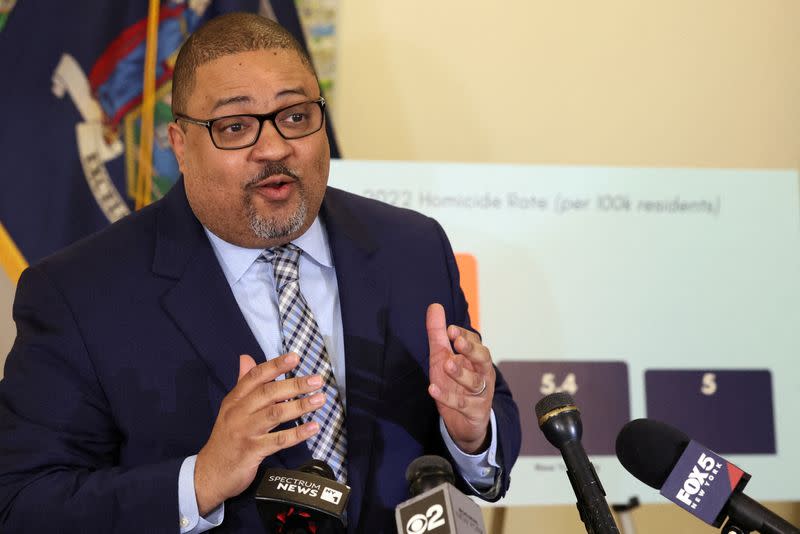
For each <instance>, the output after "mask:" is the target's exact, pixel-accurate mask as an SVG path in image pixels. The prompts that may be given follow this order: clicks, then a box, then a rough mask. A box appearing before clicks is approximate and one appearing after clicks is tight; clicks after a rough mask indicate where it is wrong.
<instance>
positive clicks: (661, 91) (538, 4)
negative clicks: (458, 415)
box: [333, 0, 800, 534]
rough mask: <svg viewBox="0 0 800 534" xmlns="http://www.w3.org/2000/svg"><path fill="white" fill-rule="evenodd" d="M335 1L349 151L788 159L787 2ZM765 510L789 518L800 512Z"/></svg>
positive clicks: (547, 518)
mask: <svg viewBox="0 0 800 534" xmlns="http://www.w3.org/2000/svg"><path fill="white" fill-rule="evenodd" d="M340 6H341V8H340V20H339V63H338V66H339V71H338V80H337V92H336V94H335V108H334V110H333V113H334V118H335V121H336V126H337V128H338V135H339V140H340V142H341V147H342V150H343V153H344V154H345V155H346V156H347V157H349V158H356V159H394V160H428V161H431V160H432V161H468V162H472V161H474V162H495V163H501V162H518V163H533V164H540V163H547V164H551V163H552V164H568V165H583V164H585V165H622V166H659V167H661V166H667V167H674V166H678V167H683V166H688V167H730V168H797V167H798V163H800V29H799V27H798V21H800V2H797V1H796V0H781V1H773V0H768V1H760V2H756V1H744V0H733V1H730V0H703V1H700V2H698V1H696V0H669V1H661V2H639V1H635V0H629V1H622V0H609V1H605V2H588V1H575V0H571V1H562V2H552V1H546V0H518V1H508V2H487V1H485V0H481V1H476V2H472V1H463V0H461V1H456V0H437V1H436V2H430V1H425V0H405V1H403V2H369V1H365V0H340ZM756 476H758V474H757V473H756ZM564 483H565V484H567V483H568V482H567V480H566V478H565V479H564ZM770 506H772V507H774V509H775V510H776V512H777V513H779V514H780V515H782V516H783V517H785V518H786V519H788V520H790V521H792V522H794V523H795V524H800V505H797V504H791V503H780V504H778V503H770ZM486 517H487V526H489V529H490V531H491V532H493V533H495V534H511V533H514V534H516V533H528V532H548V533H549V532H558V533H566V534H568V533H575V534H579V533H582V532H585V530H584V529H583V527H582V524H581V523H580V521H579V520H578V518H577V511H576V509H575V507H574V506H573V505H570V506H547V507H520V508H517V507H515V508H510V509H507V510H506V515H505V518H504V525H505V526H504V527H501V526H500V524H499V523H497V522H496V520H497V519H498V514H497V512H496V511H495V510H486ZM633 517H634V521H635V523H636V526H637V529H638V532H640V533H647V534H662V533H663V534H674V533H676V532H680V533H688V534H691V533H698V534H701V533H704V532H712V531H713V530H712V529H711V528H710V527H708V526H705V525H704V524H702V523H701V522H699V521H697V520H696V519H694V518H693V517H692V516H690V515H689V514H687V513H685V512H683V511H681V510H679V509H678V508H677V507H675V506H673V505H671V504H664V505H648V506H644V507H642V508H641V509H639V510H637V511H636V512H635V513H634V515H633Z"/></svg>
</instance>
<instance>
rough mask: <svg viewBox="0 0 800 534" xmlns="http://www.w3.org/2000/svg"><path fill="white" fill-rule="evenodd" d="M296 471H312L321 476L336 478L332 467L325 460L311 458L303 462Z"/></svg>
mask: <svg viewBox="0 0 800 534" xmlns="http://www.w3.org/2000/svg"><path fill="white" fill-rule="evenodd" d="M298 471H300V472H302V473H313V474H315V475H319V476H321V477H323V478H327V479H330V480H336V475H334V474H333V469H332V468H331V466H329V465H328V464H327V463H326V462H323V461H322V460H317V459H316V458H313V459H311V460H309V461H308V462H307V463H305V464H303V466H301V467H300V468H299V469H298Z"/></svg>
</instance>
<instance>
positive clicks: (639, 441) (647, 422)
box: [616, 419, 690, 489]
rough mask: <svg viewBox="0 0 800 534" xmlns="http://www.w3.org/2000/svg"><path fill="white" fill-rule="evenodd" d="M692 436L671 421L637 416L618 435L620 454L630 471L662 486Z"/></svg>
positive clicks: (618, 452) (650, 483) (617, 447)
mask: <svg viewBox="0 0 800 534" xmlns="http://www.w3.org/2000/svg"><path fill="white" fill-rule="evenodd" d="M689 441H690V440H689V437H688V436H687V435H686V434H684V433H683V432H681V431H680V430H678V429H677V428H674V427H672V426H670V425H667V424H665V423H661V422H659V421H654V420H652V419H635V420H633V421H631V422H629V423H628V424H626V425H625V426H624V427H622V430H620V432H619V435H617V444H616V449H617V458H618V459H619V461H620V463H621V464H622V465H623V467H625V469H627V470H628V472H629V473H630V474H632V475H633V476H635V477H636V478H638V479H639V480H641V481H642V482H644V483H645V484H647V485H648V486H650V487H651V488H655V489H661V486H663V485H664V482H665V481H666V480H667V477H668V476H669V474H670V473H671V472H672V468H673V467H675V464H676V463H678V459H679V458H680V457H681V454H683V451H684V449H686V445H688V444H689Z"/></svg>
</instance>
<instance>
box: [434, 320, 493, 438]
mask: <svg viewBox="0 0 800 534" xmlns="http://www.w3.org/2000/svg"><path fill="white" fill-rule="evenodd" d="M425 324H426V327H427V330H428V345H429V348H430V380H431V383H430V385H429V386H428V392H429V393H430V395H431V397H433V399H434V400H435V401H436V407H437V408H438V410H439V414H440V415H441V416H442V420H443V421H444V425H445V427H447V431H448V433H449V434H450V437H451V438H453V441H454V442H455V443H456V445H458V447H459V448H460V449H461V450H462V451H464V452H465V453H468V454H476V453H479V452H482V451H484V450H486V447H488V443H489V438H490V436H489V419H490V414H491V411H492V398H493V396H494V383H495V372H494V366H493V365H492V355H491V354H490V353H489V349H487V348H486V347H485V346H484V345H483V343H481V340H480V338H479V337H478V335H477V334H476V333H475V332H471V331H469V330H466V329H464V328H460V327H458V326H454V325H451V326H449V327H448V326H447V323H446V319H445V315H444V308H443V307H442V306H441V304H431V305H430V306H428V313H427V316H426V318H425ZM451 343H452V346H451ZM453 349H455V351H454V350H453Z"/></svg>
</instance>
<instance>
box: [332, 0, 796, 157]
mask: <svg viewBox="0 0 800 534" xmlns="http://www.w3.org/2000/svg"><path fill="white" fill-rule="evenodd" d="M340 2H341V17H340V25H339V34H340V38H339V62H338V66H339V71H338V81H337V83H338V90H337V93H336V108H335V110H334V114H335V118H336V124H337V126H338V129H339V136H340V139H341V144H342V147H343V149H344V153H345V154H346V155H347V156H348V157H350V158H366V159H401V160H409V159H410V160H437V161H442V160H444V161H479V162H524V163H564V164H590V165H596V164H609V165H634V166H640V165H641V166H710V167H779V168H786V167H797V164H798V161H799V160H800V105H799V102H798V95H800V61H798V50H800V31H799V30H798V21H800V3H799V2H796V0H778V1H775V0H768V1H760V2H756V1H752V0H750V1H744V0H731V1H728V0H703V1H701V2H698V1H696V0H670V1H661V2H637V1H634V0H629V1H622V0H609V1H605V2H588V1H575V0H571V1H562V2H549V1H545V0H519V1H508V2H487V1H483V0H482V1H478V2H472V1H463V0H462V1H456V0H439V1H436V2H428V1H423V0H407V1H404V2H367V1H363V0H360V1H357V0H340Z"/></svg>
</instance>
